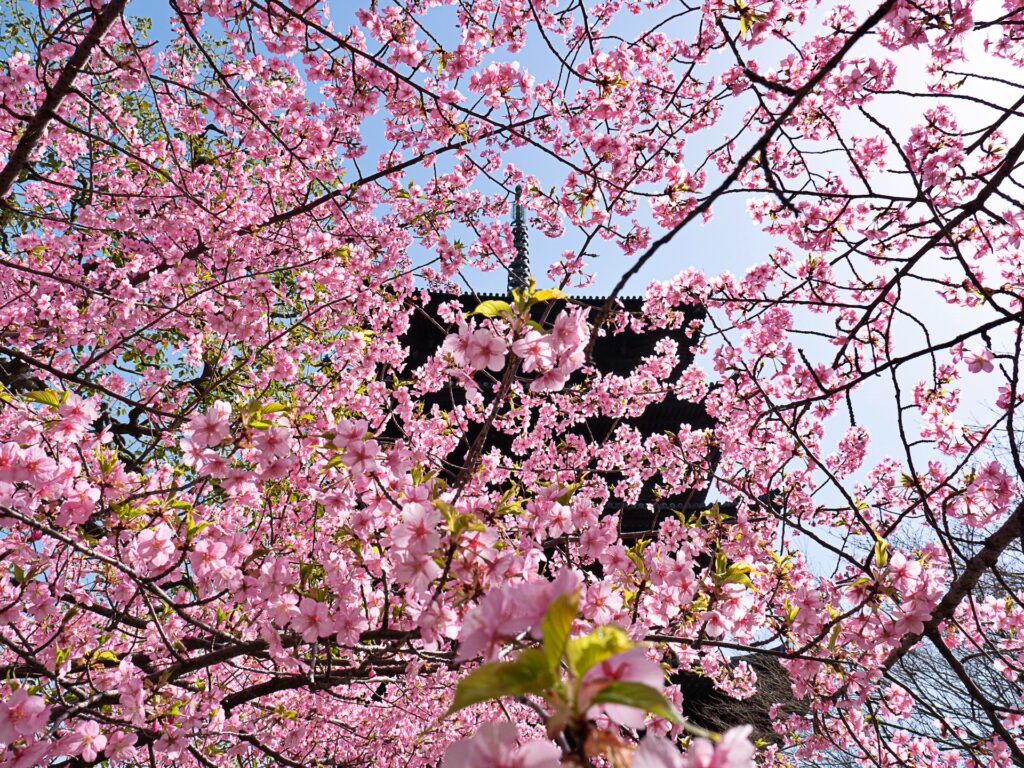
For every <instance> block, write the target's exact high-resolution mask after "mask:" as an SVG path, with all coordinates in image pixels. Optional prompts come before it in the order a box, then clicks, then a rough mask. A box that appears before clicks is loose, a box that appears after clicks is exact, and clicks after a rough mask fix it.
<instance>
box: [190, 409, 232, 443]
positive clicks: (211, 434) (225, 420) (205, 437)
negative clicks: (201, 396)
mask: <svg viewBox="0 0 1024 768" xmlns="http://www.w3.org/2000/svg"><path fill="white" fill-rule="evenodd" d="M230 419H231V404H230V403H226V402H224V401H223V400H217V401H216V402H214V404H213V405H212V406H211V407H210V409H209V410H208V411H207V412H206V413H197V414H196V415H195V416H193V417H192V418H191V419H190V420H189V423H188V432H189V436H190V438H191V440H192V442H193V443H194V444H195V445H197V446H199V447H200V448H203V447H206V446H211V447H216V446H217V445H219V444H220V443H221V442H222V441H223V440H224V438H226V437H227V436H228V431H229V429H230Z"/></svg>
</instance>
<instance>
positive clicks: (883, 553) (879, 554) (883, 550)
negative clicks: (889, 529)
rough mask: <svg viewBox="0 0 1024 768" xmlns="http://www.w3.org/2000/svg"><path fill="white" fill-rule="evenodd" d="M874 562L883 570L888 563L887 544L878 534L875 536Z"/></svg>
mask: <svg viewBox="0 0 1024 768" xmlns="http://www.w3.org/2000/svg"><path fill="white" fill-rule="evenodd" d="M875 562H876V563H878V567H879V568H884V567H885V564H886V563H888V562H889V542H887V541H886V540H885V539H883V538H882V537H881V536H879V535H878V534H875Z"/></svg>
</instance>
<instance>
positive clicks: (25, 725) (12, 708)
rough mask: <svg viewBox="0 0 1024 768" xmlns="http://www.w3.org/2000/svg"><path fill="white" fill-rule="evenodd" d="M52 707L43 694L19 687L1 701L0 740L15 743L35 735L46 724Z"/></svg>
mask: <svg viewBox="0 0 1024 768" xmlns="http://www.w3.org/2000/svg"><path fill="white" fill-rule="evenodd" d="M49 711H50V708H49V707H48V706H47V704H46V701H45V699H43V697H42V696H34V695H30V694H29V692H28V691H27V690H25V689H24V688H19V689H18V690H16V691H15V692H14V693H12V694H11V695H10V696H8V697H7V699H6V700H4V701H2V702H0V742H4V743H6V744H13V743H14V742H16V741H19V740H20V739H24V738H26V737H30V736H34V735H35V734H37V733H38V732H39V731H40V730H41V729H42V728H43V726H45V725H46V718H47V715H48V714H49Z"/></svg>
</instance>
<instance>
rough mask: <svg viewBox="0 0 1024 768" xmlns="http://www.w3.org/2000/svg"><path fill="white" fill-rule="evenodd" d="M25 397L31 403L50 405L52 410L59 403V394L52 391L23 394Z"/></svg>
mask: <svg viewBox="0 0 1024 768" xmlns="http://www.w3.org/2000/svg"><path fill="white" fill-rule="evenodd" d="M25 397H27V398H28V399H29V400H31V401H32V402H33V403H42V404H43V405H52V406H53V407H54V408H56V407H57V406H59V405H60V403H61V396H60V394H59V393H57V392H54V391H53V390H52V389H37V390H34V391H32V392H27V393H25Z"/></svg>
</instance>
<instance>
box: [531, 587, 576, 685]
mask: <svg viewBox="0 0 1024 768" xmlns="http://www.w3.org/2000/svg"><path fill="white" fill-rule="evenodd" d="M579 609H580V593H579V590H573V591H572V592H563V593H562V594H560V595H559V596H558V597H556V598H555V599H554V600H552V601H551V605H549V606H548V610H547V612H546V613H545V614H544V620H543V621H541V624H540V628H541V632H542V633H543V636H544V655H545V656H546V657H547V660H548V668H549V669H550V670H551V671H552V672H554V671H555V670H557V669H558V667H559V665H560V664H561V663H562V654H564V653H565V646H566V644H567V643H568V642H569V633H570V632H572V623H573V621H574V620H575V618H576V613H577V612H578V611H579Z"/></svg>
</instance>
